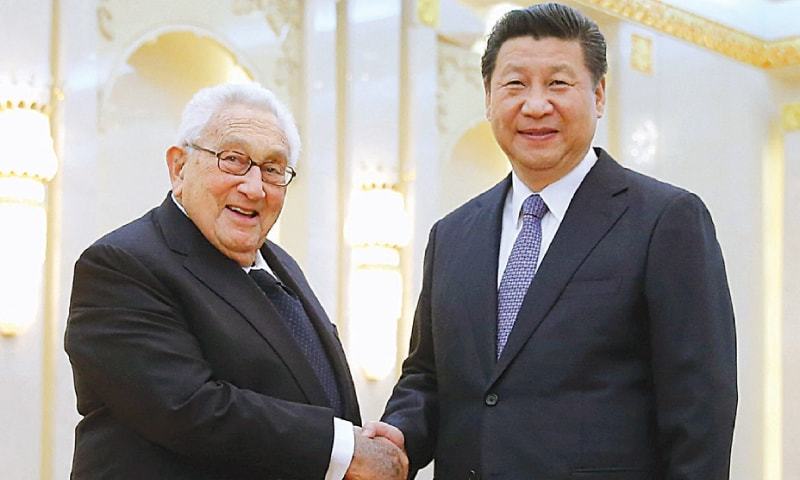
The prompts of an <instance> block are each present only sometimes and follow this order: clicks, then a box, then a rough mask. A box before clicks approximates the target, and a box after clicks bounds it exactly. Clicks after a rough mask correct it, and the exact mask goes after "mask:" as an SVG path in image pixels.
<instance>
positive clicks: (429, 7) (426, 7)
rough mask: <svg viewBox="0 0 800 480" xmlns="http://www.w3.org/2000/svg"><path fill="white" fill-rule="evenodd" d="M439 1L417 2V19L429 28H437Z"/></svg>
mask: <svg viewBox="0 0 800 480" xmlns="http://www.w3.org/2000/svg"><path fill="white" fill-rule="evenodd" d="M439 12H440V8H439V0H417V19H418V20H419V22H420V23H421V24H423V25H426V26H428V27H431V28H436V27H438V26H439Z"/></svg>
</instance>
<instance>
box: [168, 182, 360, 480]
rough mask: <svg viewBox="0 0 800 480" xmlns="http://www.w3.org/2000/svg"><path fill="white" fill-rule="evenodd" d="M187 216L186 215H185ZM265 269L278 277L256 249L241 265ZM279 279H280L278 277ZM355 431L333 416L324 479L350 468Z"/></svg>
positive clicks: (331, 479)
mask: <svg viewBox="0 0 800 480" xmlns="http://www.w3.org/2000/svg"><path fill="white" fill-rule="evenodd" d="M170 196H171V197H172V201H173V202H175V205H177V207H178V209H179V210H180V211H181V212H183V214H184V215H187V214H186V210H185V209H184V208H183V205H181V204H180V202H178V199H176V198H175V195H173V194H170ZM187 216H188V215H187ZM253 269H255V270H266V271H267V273H269V274H270V275H272V276H273V277H275V278H276V279H277V278H278V276H277V275H275V272H273V271H272V269H271V268H269V264H267V261H266V260H265V259H264V256H263V255H261V250H257V251H256V259H255V261H254V262H253V265H252V266H249V267H242V270H244V272H245V273H250V270H253ZM278 280H280V279H278ZM354 435H355V433H354V432H353V424H352V423H351V422H349V421H347V420H344V419H341V418H337V417H333V447H332V448H331V460H330V462H329V463H328V471H327V473H325V480H342V479H343V478H344V474H345V473H347V469H348V468H350V462H351V461H352V460H353V453H354V452H355V442H356V440H355V436H354Z"/></svg>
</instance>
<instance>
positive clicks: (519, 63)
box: [486, 37, 605, 191]
mask: <svg viewBox="0 0 800 480" xmlns="http://www.w3.org/2000/svg"><path fill="white" fill-rule="evenodd" d="M604 103H605V80H601V81H600V82H599V83H597V84H595V83H594V82H593V80H592V76H591V73H590V72H589V69H588V68H586V64H585V62H584V58H583V51H582V49H581V46H580V43H578V42H577V41H571V40H561V39H558V38H541V39H539V40H536V39H534V38H532V37H517V38H512V39H510V40H507V41H506V42H505V43H503V45H502V46H501V47H500V50H499V52H498V54H497V62H496V64H495V69H494V72H493V74H492V77H491V80H490V83H489V86H488V89H487V91H486V117H487V118H488V119H489V121H490V122H491V124H492V131H493V132H494V136H495V138H496V139H497V143H498V144H499V145H500V148H502V149H503V151H504V152H505V153H506V155H507V156H508V159H509V160H510V161H511V165H512V167H513V168H514V171H515V172H516V173H517V175H518V176H519V177H520V178H521V179H522V180H523V181H524V182H525V184H527V185H528V186H529V187H530V188H532V189H533V190H535V191H539V190H541V189H542V188H544V187H546V186H547V185H549V184H551V183H553V182H555V181H556V180H558V179H560V178H561V177H563V176H564V175H566V174H567V173H568V172H569V171H570V170H572V168H573V167H575V165H577V164H578V163H579V162H580V161H581V159H583V156H584V155H585V153H586V151H587V150H588V148H589V146H590V143H591V141H592V137H593V136H594V131H595V127H596V125H597V119H598V118H599V117H600V116H601V115H602V113H603V105H604Z"/></svg>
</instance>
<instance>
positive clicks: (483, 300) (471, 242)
mask: <svg viewBox="0 0 800 480" xmlns="http://www.w3.org/2000/svg"><path fill="white" fill-rule="evenodd" d="M510 186H511V176H508V177H506V178H505V179H504V180H503V181H502V182H500V183H498V184H497V185H495V186H494V187H493V188H492V189H491V190H489V191H487V192H486V193H485V194H483V195H482V196H481V197H479V198H478V199H476V201H477V205H476V206H475V208H474V210H473V212H472V215H471V216H470V217H468V218H467V220H466V221H465V222H464V224H463V231H461V232H459V235H460V237H461V238H462V239H463V241H462V242H461V243H459V244H457V245H456V255H455V256H454V257H453V258H454V265H453V268H454V270H455V274H454V275H448V277H450V278H456V279H458V282H457V287H455V288H457V289H458V292H454V294H455V295H458V297H457V298H459V304H458V306H457V308H458V309H459V310H458V312H459V314H457V315H456V316H455V318H464V319H466V325H465V326H464V327H465V328H464V330H463V331H464V333H465V334H467V335H471V336H472V344H471V345H472V346H473V348H474V349H475V356H477V358H478V364H479V365H480V370H481V373H482V375H483V376H482V378H483V379H484V380H488V379H489V377H490V375H491V373H492V370H493V369H494V366H495V363H496V361H495V338H496V337H497V257H498V255H499V252H500V235H498V232H500V229H501V227H502V214H503V205H504V203H505V198H506V195H507V194H508V189H509V188H510ZM465 345H470V344H469V343H465Z"/></svg>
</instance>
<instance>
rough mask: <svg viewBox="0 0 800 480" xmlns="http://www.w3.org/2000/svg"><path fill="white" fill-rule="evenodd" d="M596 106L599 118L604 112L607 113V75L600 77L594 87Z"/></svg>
mask: <svg viewBox="0 0 800 480" xmlns="http://www.w3.org/2000/svg"><path fill="white" fill-rule="evenodd" d="M594 108H595V113H596V115H597V118H603V113H605V109H606V77H605V76H603V78H601V79H600V81H599V82H597V86H596V87H594Z"/></svg>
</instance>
